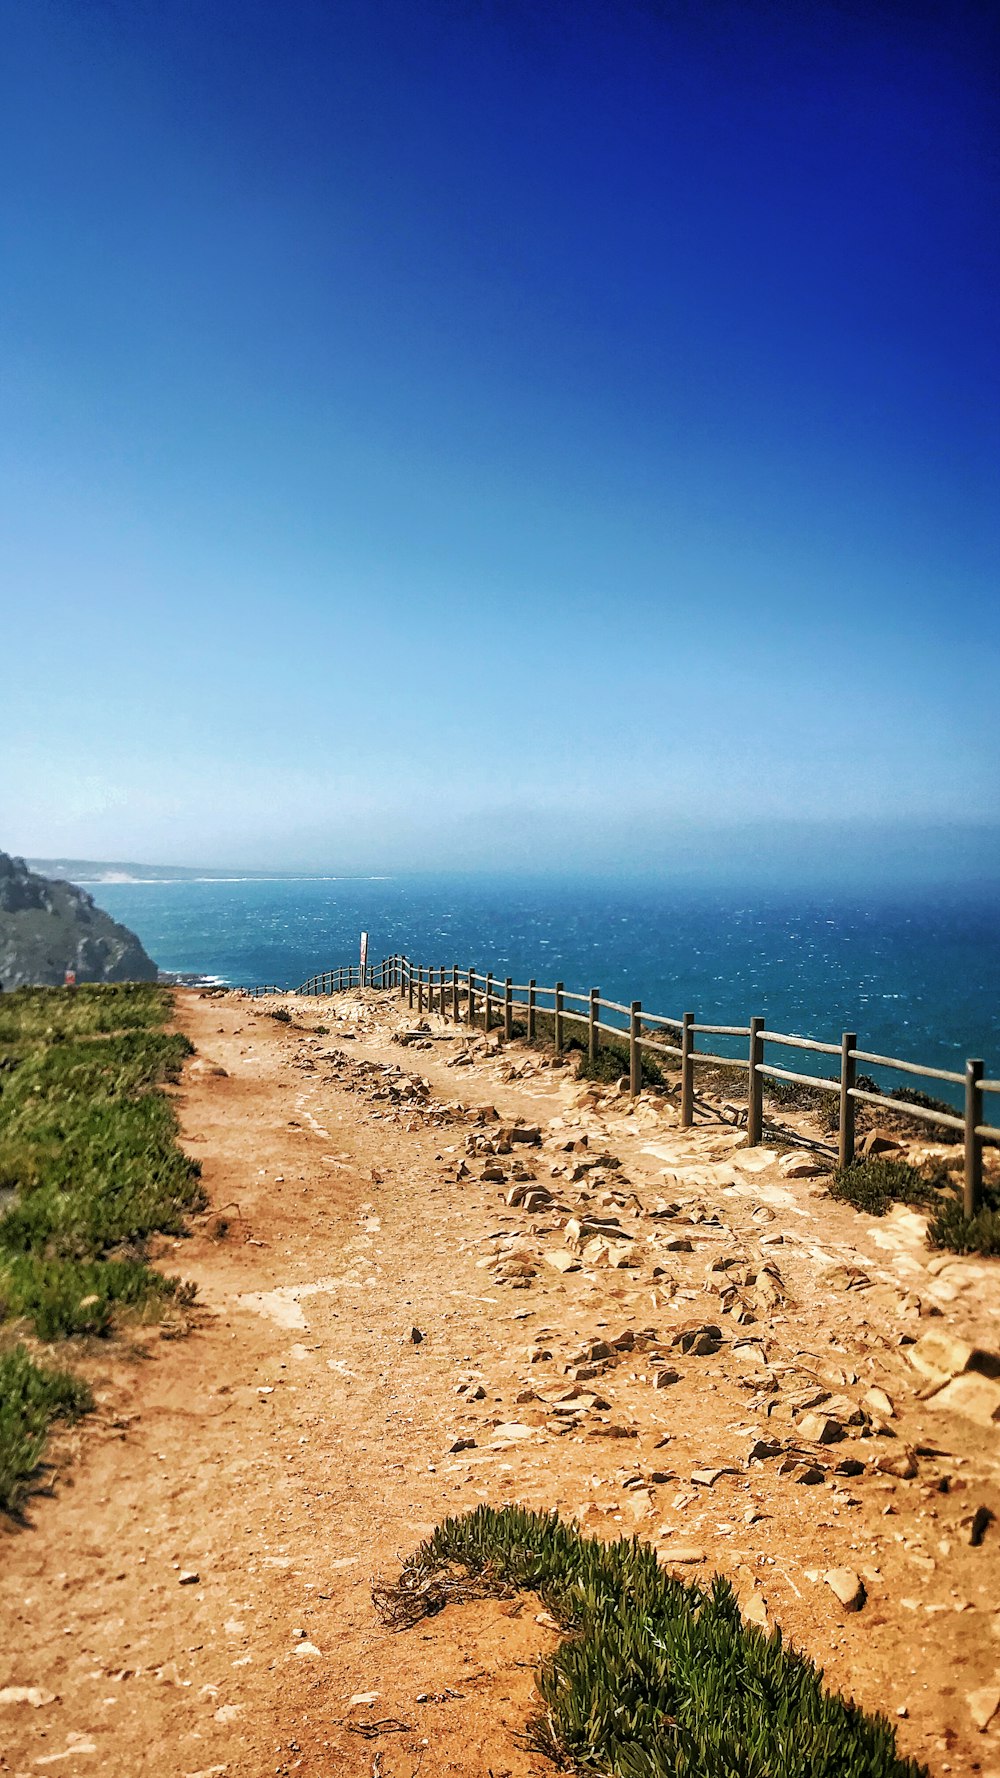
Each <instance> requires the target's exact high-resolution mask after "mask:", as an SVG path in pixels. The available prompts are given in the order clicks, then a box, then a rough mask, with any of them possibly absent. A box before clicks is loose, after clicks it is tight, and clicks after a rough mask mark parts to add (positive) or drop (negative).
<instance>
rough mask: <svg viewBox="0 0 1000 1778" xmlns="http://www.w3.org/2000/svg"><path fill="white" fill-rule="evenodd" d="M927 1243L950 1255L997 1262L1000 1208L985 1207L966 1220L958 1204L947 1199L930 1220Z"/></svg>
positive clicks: (993, 1205)
mask: <svg viewBox="0 0 1000 1778" xmlns="http://www.w3.org/2000/svg"><path fill="white" fill-rule="evenodd" d="M927 1239H928V1241H929V1243H930V1245H931V1246H932V1247H946V1248H950V1249H951V1251H952V1253H981V1254H983V1255H984V1257H986V1258H993V1259H996V1258H1000V1205H997V1204H996V1203H995V1202H988V1203H985V1204H983V1205H982V1207H981V1208H980V1209H979V1210H978V1211H977V1212H976V1214H975V1216H970V1217H968V1218H967V1217H966V1215H965V1212H964V1211H963V1209H962V1203H961V1200H960V1199H959V1198H948V1199H946V1200H945V1202H944V1203H943V1204H942V1205H941V1207H940V1209H939V1210H937V1211H936V1212H935V1214H934V1215H933V1216H932V1217H931V1220H930V1222H929V1224H928V1226H927Z"/></svg>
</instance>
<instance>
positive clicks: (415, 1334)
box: [410, 1327, 424, 1346]
mask: <svg viewBox="0 0 1000 1778" xmlns="http://www.w3.org/2000/svg"><path fill="white" fill-rule="evenodd" d="M423 1338H424V1336H423V1334H422V1333H421V1331H420V1329H419V1327H411V1329H410V1341H411V1344H412V1345H414V1346H419V1345H421V1343H422V1341H423Z"/></svg>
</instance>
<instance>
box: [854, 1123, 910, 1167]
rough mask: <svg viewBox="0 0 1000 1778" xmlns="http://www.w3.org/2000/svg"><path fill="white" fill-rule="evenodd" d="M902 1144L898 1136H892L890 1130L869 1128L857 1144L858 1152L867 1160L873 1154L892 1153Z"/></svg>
mask: <svg viewBox="0 0 1000 1778" xmlns="http://www.w3.org/2000/svg"><path fill="white" fill-rule="evenodd" d="M902 1146H903V1144H902V1143H901V1142H900V1140H899V1137H898V1136H894V1135H893V1134H892V1132H891V1131H890V1130H869V1131H868V1134H867V1136H864V1137H863V1138H862V1140H861V1142H860V1143H859V1144H858V1153H859V1154H862V1155H864V1157H865V1160H867V1159H868V1158H869V1156H870V1155H873V1154H892V1153H893V1151H898V1150H899V1149H901V1148H902Z"/></svg>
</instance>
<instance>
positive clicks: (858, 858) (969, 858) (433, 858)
mask: <svg viewBox="0 0 1000 1778" xmlns="http://www.w3.org/2000/svg"><path fill="white" fill-rule="evenodd" d="M516 820H517V822H518V824H519V825H520V831H521V835H522V838H523V832H524V829H523V817H522V816H521V814H520V813H519V814H518V816H517V818H516ZM537 837H538V838H539V840H540V842H542V843H539V844H538V845H537V846H536V847H535V848H532V847H531V846H530V845H528V846H526V845H524V844H522V845H520V846H518V844H517V843H516V837H515V834H514V833H512V832H511V830H510V827H509V826H508V827H506V828H505V827H504V825H503V823H502V822H501V823H497V822H495V821H494V822H491V823H487V824H485V827H483V826H480V825H478V824H473V823H470V824H468V826H467V827H466V828H465V830H464V833H463V834H461V835H459V834H458V833H456V836H455V838H456V845H455V849H454V853H453V855H452V857H451V858H450V859H448V860H445V861H442V860H441V859H440V857H439V856H438V850H437V847H436V846H435V847H432V848H428V854H427V855H425V856H423V857H422V856H421V855H420V851H419V848H418V847H417V845H416V843H415V842H414V840H413V838H412V836H411V838H410V841H409V844H407V838H406V836H405V835H403V836H397V839H396V842H395V844H393V843H392V842H391V841H383V843H382V844H381V845H380V846H379V847H374V848H369V849H367V850H366V849H365V848H364V847H362V848H361V849H358V848H357V847H353V848H352V846H351V843H350V842H349V841H346V840H345V841H342V842H341V844H340V847H339V849H338V848H337V847H335V846H332V845H331V846H328V847H327V848H322V847H311V848H309V849H306V850H303V851H301V852H297V853H296V852H293V853H291V854H284V855H279V854H271V855H266V854H263V855H262V854H261V853H259V852H258V853H246V854H244V855H243V856H242V857H241V856H238V855H234V854H230V855H225V856H223V855H217V856H215V857H214V858H206V857H203V856H194V855H190V856H177V855H175V856H173V857H170V858H165V857H162V856H160V857H152V856H146V857H141V858H137V857H127V856H126V855H125V854H124V853H123V852H119V853H113V852H112V853H106V854H104V855H102V856H99V855H97V854H96V853H94V852H90V853H85V852H84V853H75V852H74V853H68V852H58V851H54V850H48V851H45V850H41V849H31V850H24V849H23V848H19V847H16V846H7V845H6V844H3V843H2V836H0V844H2V849H4V850H9V851H11V852H13V853H15V854H16V855H18V856H22V857H25V858H27V859H29V860H33V861H35V862H43V863H44V862H49V863H55V862H58V861H61V860H70V861H72V862H73V863H75V864H81V865H84V864H90V865H93V866H95V867H97V866H103V867H105V868H108V869H111V868H119V869H122V870H128V869H137V870H141V869H142V868H143V867H146V868H148V869H153V870H155V869H165V870H171V869H174V870H187V871H198V870H204V871H209V872H213V873H220V872H228V871H232V872H233V873H235V874H239V873H240V872H241V871H246V872H249V873H252V874H255V875H266V874H267V873H269V872H274V873H275V874H276V875H279V876H293V875H295V874H296V873H298V872H301V873H302V874H303V875H306V876H309V875H324V874H329V875H331V876H340V877H343V876H359V877H367V876H381V875H389V876H398V877H405V876H423V877H427V876H439V877H447V876H453V877H463V876H493V877H496V878H511V877H514V878H520V879H530V878H532V877H536V878H539V879H542V878H545V879H557V878H559V877H560V876H565V877H593V878H596V879H600V880H615V879H619V880H629V879H633V878H636V879H641V878H646V877H651V876H654V877H664V876H665V877H669V878H672V879H673V880H675V881H682V882H690V883H691V884H706V885H711V884H727V885H738V884H740V883H743V884H745V885H746V886H747V887H748V888H749V887H768V886H770V887H774V886H778V885H780V884H781V883H787V884H789V885H792V886H794V885H796V884H799V885H802V886H808V887H813V888H822V887H823V886H829V887H830V888H831V889H836V888H838V887H839V886H844V885H847V886H850V887H853V888H856V889H862V890H863V889H865V888H869V889H871V890H872V891H875V890H877V889H878V888H879V887H880V886H884V887H888V888H894V887H907V886H909V887H912V888H918V887H920V886H921V885H923V886H925V887H929V888H935V887H954V888H961V887H962V886H963V885H969V886H977V887H984V886H990V887H993V888H996V887H998V886H1000V826H998V827H990V826H985V825H983V826H979V827H977V826H972V825H962V824H958V823H941V824H936V825H933V824H928V825H924V826H919V827H918V826H915V825H909V826H907V827H901V826H898V825H897V826H896V827H887V826H885V825H884V824H881V823H874V822H868V823H864V822H856V821H855V822H849V821H829V822H813V823H808V824H807V823H796V824H793V823H780V822H770V823H753V824H747V825H744V826H738V825H735V824H734V825H726V826H715V827H709V826H705V825H701V826H697V825H694V824H688V825H686V826H684V825H679V824H675V825H674V826H673V827H672V828H671V829H669V830H666V831H659V832H657V833H656V834H651V833H650V831H649V829H648V828H647V829H645V830H644V831H643V835H642V843H641V845H640V844H635V845H633V846H632V847H631V848H630V849H629V848H626V847H625V846H624V843H623V844H622V845H620V846H617V847H616V846H615V844H614V842H613V838H611V839H610V840H608V839H606V840H605V842H604V843H600V844H598V843H595V842H594V841H593V838H592V837H590V838H588V837H587V836H581V835H580V834H579V833H576V834H574V832H573V831H572V829H571V828H570V827H569V826H568V825H566V824H563V826H562V827H560V826H558V825H553V824H551V823H546V826H545V829H544V832H543V833H541V834H540V835H539V836H537ZM459 838H461V839H462V844H461V846H459V844H458V843H457V841H458V840H459Z"/></svg>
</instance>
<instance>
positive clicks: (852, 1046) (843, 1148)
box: [837, 1031, 858, 1167]
mask: <svg viewBox="0 0 1000 1778" xmlns="http://www.w3.org/2000/svg"><path fill="white" fill-rule="evenodd" d="M857 1047H858V1034H857V1032H856V1031H845V1032H844V1035H843V1037H842V1038H841V1040H840V1136H839V1139H838V1142H837V1165H838V1167H849V1166H850V1165H851V1163H852V1162H853V1160H854V1124H855V1115H854V1112H855V1100H854V1099H853V1098H852V1097H851V1094H852V1092H853V1089H854V1083H855V1081H856V1080H857V1078H858V1065H857V1062H856V1061H855V1059H854V1056H853V1054H852V1051H853V1050H856V1049H857Z"/></svg>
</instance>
